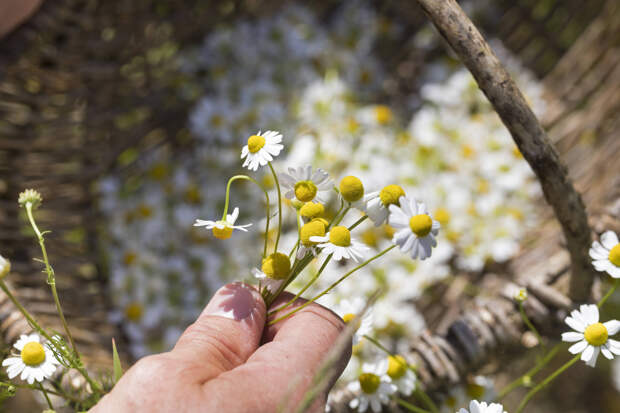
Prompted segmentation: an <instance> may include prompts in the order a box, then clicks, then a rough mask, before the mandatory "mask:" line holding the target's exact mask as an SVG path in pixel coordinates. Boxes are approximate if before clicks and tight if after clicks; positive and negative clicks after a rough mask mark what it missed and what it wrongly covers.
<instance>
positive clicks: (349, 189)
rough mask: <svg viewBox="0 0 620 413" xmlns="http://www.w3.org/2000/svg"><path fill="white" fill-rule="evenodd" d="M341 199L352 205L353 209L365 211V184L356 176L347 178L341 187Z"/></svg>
mask: <svg viewBox="0 0 620 413" xmlns="http://www.w3.org/2000/svg"><path fill="white" fill-rule="evenodd" d="M338 189H339V192H340V197H341V198H342V199H343V200H344V201H346V202H348V203H349V204H351V206H352V207H354V208H356V209H359V210H361V211H365V209H366V208H365V206H366V204H365V203H364V184H363V183H362V181H361V180H360V179H359V178H358V177H356V176H352V175H349V176H345V177H344V178H342V180H341V181H340V185H339V188H338Z"/></svg>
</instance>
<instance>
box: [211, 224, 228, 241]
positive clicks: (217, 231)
mask: <svg viewBox="0 0 620 413" xmlns="http://www.w3.org/2000/svg"><path fill="white" fill-rule="evenodd" d="M218 223H224V228H218V227H213V229H212V232H213V236H214V237H215V238H217V239H228V238H230V236H231V235H232V233H233V229H232V228H231V227H229V226H228V224H227V223H225V222H224V221H218Z"/></svg>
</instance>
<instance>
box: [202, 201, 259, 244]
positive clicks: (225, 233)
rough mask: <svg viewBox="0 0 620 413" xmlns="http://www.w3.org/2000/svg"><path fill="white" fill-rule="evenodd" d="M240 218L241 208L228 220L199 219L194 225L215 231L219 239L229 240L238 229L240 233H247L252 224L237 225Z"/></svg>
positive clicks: (215, 235)
mask: <svg viewBox="0 0 620 413" xmlns="http://www.w3.org/2000/svg"><path fill="white" fill-rule="evenodd" d="M238 217H239V208H235V210H234V211H233V213H232V214H228V215H226V220H225V221H224V220H220V221H205V220H202V219H197V220H196V222H195V223H194V226H195V227H205V228H207V229H210V230H212V231H213V236H214V237H215V238H218V239H228V238H230V236H231V235H232V233H233V230H235V229H238V230H240V231H245V232H247V231H248V230H247V229H246V228H247V227H249V226H251V225H252V224H246V225H235V222H236V221H237V218H238Z"/></svg>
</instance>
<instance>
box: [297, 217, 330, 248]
mask: <svg viewBox="0 0 620 413" xmlns="http://www.w3.org/2000/svg"><path fill="white" fill-rule="evenodd" d="M323 236H325V225H323V223H322V222H321V221H310V222H308V223H307V224H306V225H304V226H303V227H301V231H300V234H299V237H300V238H301V243H302V244H304V245H305V246H306V247H309V246H310V245H314V244H316V242H312V241H310V237H323Z"/></svg>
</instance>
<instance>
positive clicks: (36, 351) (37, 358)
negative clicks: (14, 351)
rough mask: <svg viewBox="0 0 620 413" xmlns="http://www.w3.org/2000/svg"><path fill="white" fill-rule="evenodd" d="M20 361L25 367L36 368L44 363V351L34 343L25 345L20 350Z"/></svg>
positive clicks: (39, 345)
mask: <svg viewBox="0 0 620 413" xmlns="http://www.w3.org/2000/svg"><path fill="white" fill-rule="evenodd" d="M22 361H23V362H24V364H26V365H27V366H36V365H39V364H41V363H43V361H45V350H44V349H43V346H42V345H41V344H39V343H37V342H36V341H31V342H30V343H26V345H25V346H24V348H23V349H22Z"/></svg>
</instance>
